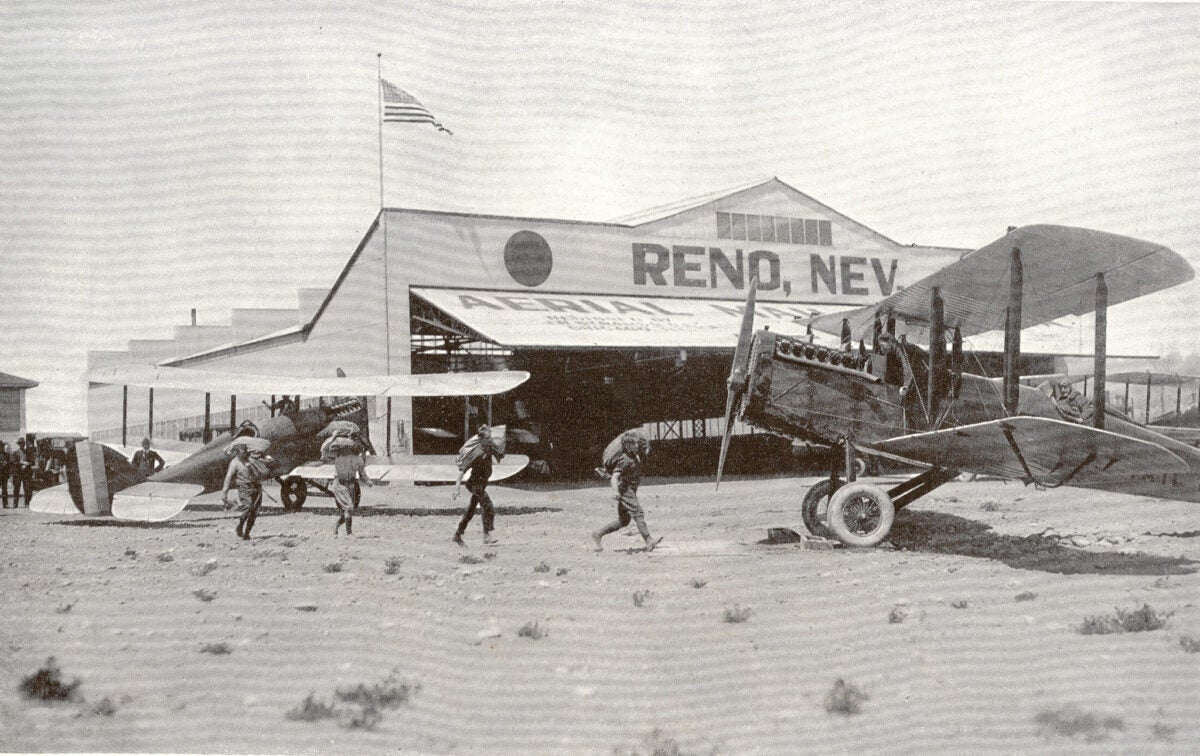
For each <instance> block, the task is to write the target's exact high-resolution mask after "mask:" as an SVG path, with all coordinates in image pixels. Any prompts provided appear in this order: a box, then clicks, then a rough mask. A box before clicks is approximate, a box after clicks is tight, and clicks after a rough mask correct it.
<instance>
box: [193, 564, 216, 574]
mask: <svg viewBox="0 0 1200 756" xmlns="http://www.w3.org/2000/svg"><path fill="white" fill-rule="evenodd" d="M215 569H217V563H216V561H215V560H210V561H208V562H205V563H204V564H202V565H200V566H199V567H193V568H192V574H193V575H195V576H196V577H204V576H205V575H207V574H208V573H210V572H212V571H213V570H215Z"/></svg>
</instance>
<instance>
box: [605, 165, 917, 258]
mask: <svg viewBox="0 0 1200 756" xmlns="http://www.w3.org/2000/svg"><path fill="white" fill-rule="evenodd" d="M772 184H773V185H776V186H778V187H781V188H783V189H784V190H785V191H787V192H789V193H791V194H794V195H796V197H798V198H800V199H802V200H804V201H805V202H807V203H809V204H812V205H816V206H817V207H821V208H824V209H825V211H826V212H828V213H829V214H830V215H832V216H835V217H838V218H841V219H842V220H843V221H844V222H845V223H847V224H849V225H852V226H855V227H857V228H859V229H861V230H862V231H864V232H865V233H867V234H869V235H870V236H874V237H875V238H877V239H879V240H880V241H882V242H883V243H885V244H887V245H889V246H892V247H902V246H905V245H902V244H900V242H898V241H896V240H895V239H892V238H890V237H887V236H884V235H883V234H881V233H879V232H878V231H876V230H875V229H873V228H871V227H870V226H867V225H864V224H862V223H859V222H858V221H856V220H854V219H853V218H851V217H850V216H848V215H846V214H845V213H840V212H838V211H837V210H834V209H833V208H832V207H830V206H829V205H826V204H825V203H824V202H820V201H818V200H815V199H813V198H812V197H810V196H809V195H807V194H805V193H804V192H802V191H800V190H799V189H797V188H796V187H794V186H792V185H791V184H788V183H787V182H785V181H780V180H779V177H778V176H772V177H771V178H769V179H766V180H764V181H754V182H752V183H749V184H743V185H741V186H735V187H731V188H728V189H725V190H723V191H719V192H710V193H708V194H704V195H701V196H699V197H692V198H691V199H686V200H680V201H679V202H673V203H671V204H669V205H660V206H659V207H655V208H650V209H649V210H642V211H640V212H637V213H633V214H632V215H626V216H623V217H621V218H618V219H617V220H614V221H611V222H613V223H624V224H627V225H630V226H643V225H646V224H647V223H655V222H657V221H661V220H666V219H667V218H670V217H672V216H676V215H680V214H682V213H686V212H688V211H690V210H695V209H696V208H698V207H702V206H704V205H707V204H709V203H711V202H716V201H717V200H722V199H732V198H733V197H735V196H737V195H738V194H742V193H744V192H751V191H755V190H757V189H762V188H763V187H767V186H771V185H772Z"/></svg>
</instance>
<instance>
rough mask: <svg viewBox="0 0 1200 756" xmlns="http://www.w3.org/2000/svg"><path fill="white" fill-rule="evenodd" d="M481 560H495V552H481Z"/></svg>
mask: <svg viewBox="0 0 1200 756" xmlns="http://www.w3.org/2000/svg"><path fill="white" fill-rule="evenodd" d="M483 558H484V559H487V560H492V559H495V558H496V552H494V551H485V552H483Z"/></svg>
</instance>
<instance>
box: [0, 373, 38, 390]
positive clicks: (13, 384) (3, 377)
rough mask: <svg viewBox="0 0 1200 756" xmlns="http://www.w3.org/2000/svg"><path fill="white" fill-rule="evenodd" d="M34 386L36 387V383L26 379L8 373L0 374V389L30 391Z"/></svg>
mask: <svg viewBox="0 0 1200 756" xmlns="http://www.w3.org/2000/svg"><path fill="white" fill-rule="evenodd" d="M36 385H38V383H37V381H31V380H29V379H28V378H21V377H20V376H16V375H12V374H10V373H0V388H18V389H31V388H33V387H34V386H36Z"/></svg>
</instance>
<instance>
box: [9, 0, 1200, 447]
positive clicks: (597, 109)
mask: <svg viewBox="0 0 1200 756" xmlns="http://www.w3.org/2000/svg"><path fill="white" fill-rule="evenodd" d="M326 5H331V6H335V7H334V8H332V9H331V8H327V7H325V6H326ZM779 5H782V6H786V7H788V8H789V9H788V10H780V9H779V7H777V6H775V5H772V6H768V4H751V3H732V2H719V3H691V4H686V5H678V4H675V3H670V2H666V1H665V0H664V1H661V2H640V3H639V2H623V3H544V2H536V3H535V2H529V3H525V2H496V3H475V2H458V3H445V2H437V3H434V2H421V1H420V0H409V1H408V2H404V3H395V2H391V3H382V2H381V3H366V2H361V3H354V2H343V3H337V4H325V3H321V4H307V3H300V2H287V3H277V4H274V7H272V4H270V3H265V2H263V3H224V2H222V3H217V2H195V3H191V4H186V5H185V4H180V3H175V2H171V3H155V2H145V1H144V0H137V1H136V2H124V3H122V2H112V3H96V2H88V3H77V4H76V7H75V8H71V7H70V4H68V3H65V2H54V3H23V2H17V1H14V0H9V1H8V2H5V3H2V4H0V358H2V359H0V370H3V371H5V372H9V373H15V374H17V375H21V376H23V377H27V378H31V379H33V380H37V381H40V382H41V387H39V388H38V389H35V390H33V391H30V392H29V394H28V408H29V415H28V420H29V423H28V424H29V427H30V429H32V430H84V429H85V426H86V419H85V411H84V395H83V390H82V373H83V368H84V355H85V352H86V350H88V349H121V348H124V346H125V342H126V341H127V340H128V339H130V338H169V337H171V335H172V327H173V326H175V325H181V324H184V323H186V322H187V319H188V311H189V309H190V308H192V307H196V308H198V309H199V319H200V323H201V324H224V323H227V322H228V315H229V310H230V308H232V307H235V306H270V307H294V306H295V305H296V289H297V288H298V287H302V286H321V287H324V286H329V285H331V284H332V282H333V279H334V277H335V276H336V275H337V273H338V271H339V270H340V269H341V267H342V265H343V264H344V263H345V261H346V260H347V259H348V257H349V255H350V254H351V253H352V252H353V250H354V247H355V245H356V244H357V243H358V241H359V240H360V239H361V237H362V236H363V234H364V232H365V231H366V229H367V227H368V226H369V224H370V223H371V221H372V220H373V218H374V217H375V215H376V213H377V212H378V208H379V173H378V169H379V166H378V134H377V122H376V66H377V58H376V53H380V52H381V53H383V74H384V77H385V78H387V79H389V80H391V81H392V82H393V83H395V84H397V85H398V86H400V87H402V88H404V89H407V90H408V91H410V92H411V93H413V94H414V95H415V96H417V97H418V98H419V99H420V100H421V101H422V102H423V103H424V104H425V105H426V106H427V107H428V108H429V109H430V110H431V111H433V112H434V113H435V114H436V115H437V116H438V118H440V119H441V120H442V121H443V122H444V123H445V124H446V125H447V126H448V127H449V128H451V129H452V130H453V131H454V136H453V137H448V136H446V135H444V134H441V133H439V132H437V131H436V130H435V129H433V128H432V127H429V126H424V125H408V124H403V125H392V126H389V127H388V131H387V132H386V135H385V144H384V148H385V152H386V155H387V157H386V161H385V162H386V169H385V175H386V178H387V181H386V184H387V190H386V202H387V204H388V205H390V206H400V207H416V208H428V209H440V210H466V211H475V212H486V213H497V214H513V215H528V216H540V217H551V218H570V219H579V220H606V219H609V218H612V217H614V216H618V215H622V214H625V213H629V212H632V211H636V210H639V209H642V208H646V207H650V206H653V205H657V204H662V203H666V202H671V201H674V200H677V199H681V198H684V197H688V196H691V195H696V194H702V193H706V192H709V191H713V190H718V189H721V188H724V187H728V186H733V185H737V184H741V183H745V182H747V181H751V180H755V179H765V178H768V177H770V176H779V177H780V178H781V179H783V180H784V181H786V182H788V183H789V184H791V185H793V186H795V187H796V188H798V189H799V190H801V191H803V192H805V193H807V194H809V195H811V196H813V197H814V198H816V199H817V200H819V201H821V202H823V203H825V204H828V205H829V206H831V207H833V208H834V209H836V210H838V211H840V212H842V213H844V214H846V215H848V216H850V217H851V218H854V219H855V220H857V221H859V222H862V223H864V224H866V225H867V226H870V227H871V228H873V229H875V230H877V231H879V232H881V233H883V234H885V235H887V236H889V237H891V238H893V239H896V240H897V241H900V242H902V243H910V242H915V243H920V244H934V245H946V246H958V247H969V248H975V247H979V246H982V245H984V244H986V243H987V242H990V241H992V240H993V239H995V238H997V237H998V236H1000V235H1001V234H1003V232H1004V230H1005V228H1006V227H1007V226H1009V225H1023V224H1026V223H1058V224H1066V225H1080V226H1087V227H1093V228H1099V229H1103V230H1107V231H1114V232H1118V233H1125V234H1129V235H1132V236H1138V237H1142V238H1146V239H1151V240H1154V241H1157V242H1161V243H1163V244H1166V245H1168V246H1170V247H1172V248H1173V249H1175V250H1177V251H1178V252H1180V253H1182V254H1183V255H1185V256H1187V257H1188V258H1189V259H1190V260H1192V261H1193V262H1195V263H1200V228H1198V226H1197V220H1196V219H1197V218H1200V192H1198V191H1197V185H1198V183H1200V180H1198V177H1200V9H1198V8H1197V7H1196V6H1195V5H1190V4H1188V5H1151V4H1132V5H1121V4H1098V3H1097V4H1092V3H1065V4H1054V3H1011V4H1010V3H986V4H970V3H962V2H952V3H909V4H902V3H892V4H887V5H880V4H876V3H838V2H821V3H800V2H796V3H786V4H779ZM181 6H183V7H182V9H181ZM1198 292H1200V285H1188V286H1185V287H1181V288H1180V289H1177V290H1175V291H1174V292H1172V293H1168V294H1164V295H1158V296H1156V297H1154V298H1152V299H1149V300H1142V301H1141V302H1140V303H1139V304H1138V308H1137V309H1136V310H1135V311H1133V312H1134V313H1135V314H1136V316H1137V317H1134V318H1130V317H1125V318H1124V321H1125V322H1124V323H1120V322H1114V323H1113V330H1114V340H1115V343H1114V344H1113V348H1114V350H1115V349H1121V348H1124V349H1129V350H1132V351H1141V352H1142V353H1144V352H1145V351H1146V350H1147V349H1151V350H1158V351H1160V352H1166V351H1170V350H1173V349H1174V350H1181V351H1184V352H1188V351H1200V350H1198V349H1196V348H1195V346H1194V345H1195V343H1196V341H1197V335H1196V334H1197V328H1196V326H1195V322H1196V320H1197V317H1198V314H1197V312H1196V308H1195V307H1194V304H1195V303H1196V301H1197V300H1196V297H1197V293H1198ZM1121 312H1128V310H1126V309H1122V310H1121ZM1119 314H1120V313H1116V314H1114V320H1118V319H1119V318H1117V315H1119ZM1130 321H1133V322H1130Z"/></svg>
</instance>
